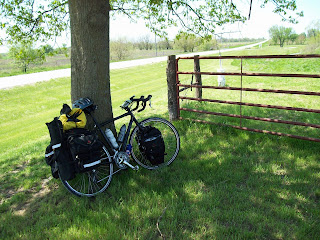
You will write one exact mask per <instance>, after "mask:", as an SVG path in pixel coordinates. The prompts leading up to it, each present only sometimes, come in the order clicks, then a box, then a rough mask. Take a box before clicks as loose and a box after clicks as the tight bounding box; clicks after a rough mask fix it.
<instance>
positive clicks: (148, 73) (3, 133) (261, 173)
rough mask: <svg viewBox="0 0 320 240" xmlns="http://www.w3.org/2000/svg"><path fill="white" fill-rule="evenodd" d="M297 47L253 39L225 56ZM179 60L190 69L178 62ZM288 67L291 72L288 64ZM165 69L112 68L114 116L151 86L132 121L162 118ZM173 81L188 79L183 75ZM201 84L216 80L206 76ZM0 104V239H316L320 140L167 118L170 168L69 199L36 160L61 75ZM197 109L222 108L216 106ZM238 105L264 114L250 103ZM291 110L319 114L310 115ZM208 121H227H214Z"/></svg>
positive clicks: (64, 98) (64, 81) (66, 99)
mask: <svg viewBox="0 0 320 240" xmlns="http://www.w3.org/2000/svg"><path fill="white" fill-rule="evenodd" d="M290 47H292V46H290ZM297 50H299V49H293V48H283V49H279V48H275V47H263V48H262V49H258V48H255V49H252V50H249V51H248V52H241V53H239V52H235V53H228V55H231V54H236V55H240V54H252V52H254V53H253V54H267V53H269V54H270V53H273V54H282V52H287V53H293V52H292V51H297ZM280 51H281V53H280ZM201 64H202V63H201ZM268 64H269V65H265V66H262V70H261V71H264V70H265V69H266V68H267V67H268V66H269V67H270V68H271V67H278V66H275V65H278V64H279V63H268ZM281 64H288V63H287V62H284V63H281ZM261 65H263V63H261V64H258V63H256V62H250V61H249V62H248V65H247V66H246V67H247V68H248V69H249V70H251V69H253V68H256V67H261ZM191 66H192V64H191ZM223 66H224V68H225V69H226V70H228V69H232V70H237V69H238V64H237V62H236V61H232V60H231V61H229V62H228V61H224V62H223ZM296 66H300V64H298V65H296ZM318 66H319V64H318V63H315V64H314V67H312V69H306V68H304V69H303V70H302V71H306V72H313V71H316V72H317V71H318V70H317V67H318ZM181 67H182V69H183V68H185V69H188V67H189V66H188V63H186V65H185V66H181ZM212 67H213V69H214V70H216V69H217V68H218V67H219V63H209V64H206V63H204V65H203V69H208V70H209V69H211V68H212ZM269 67H268V68H267V69H270V68H269ZM290 67H291V68H290V72H293V71H294V70H297V67H294V66H291V65H290ZM165 68H166V63H165V62H163V63H158V64H152V65H147V66H143V67H137V68H129V69H125V70H124V69H121V70H114V71H112V72H111V89H112V98H113V110H114V114H115V115H118V114H120V113H122V111H121V109H120V108H119V107H118V106H119V105H120V104H121V103H122V102H123V101H124V100H125V99H127V98H128V97H130V96H132V95H136V96H140V95H148V94H152V95H153V96H154V97H153V99H152V100H153V102H152V104H153V108H152V109H150V108H147V110H146V111H144V112H142V113H139V114H137V117H138V118H141V119H143V118H146V117H148V116H160V117H164V118H167V116H168V114H167V99H166V98H167V90H166V76H165V71H166V69H165ZM286 68H287V66H286ZM318 72H319V71H318ZM184 81H186V82H189V83H190V77H189V79H184ZM205 81H211V82H212V83H213V82H215V83H216V79H207V80H205ZM247 81H249V79H248V80H246V84H248V87H253V86H255V85H256V84H259V83H260V84H264V85H263V86H262V87H263V88H267V86H270V85H272V84H275V85H274V88H279V89H282V88H285V89H286V87H289V86H288V85H289V84H290V88H291V86H292V87H294V88H298V89H301V88H303V89H304V88H306V89H311V90H313V91H319V89H320V86H319V83H317V82H319V81H311V83H312V84H309V83H310V82H309V81H305V82H301V83H298V82H297V81H295V82H294V84H292V82H290V81H287V80H285V81H284V82H279V80H278V79H271V78H267V79H264V80H263V81H262V80H261V79H250V81H249V82H247ZM286 81H287V82H286ZM227 84H228V85H229V86H237V84H239V83H238V79H231V78H230V79H227ZM299 84H300V85H299ZM262 87H261V88H262ZM186 94H193V92H191V91H189V92H187V93H186ZM204 94H206V95H208V96H211V95H212V94H213V93H211V92H205V93H204ZM214 95H215V97H217V99H219V98H220V97H225V98H227V99H229V100H234V99H238V98H239V95H226V93H225V92H221V91H220V92H215V93H214ZM271 96H272V97H273V100H271V99H270V98H271ZM246 98H247V99H246V100H247V101H253V102H254V101H272V103H273V104H275V105H276V104H279V105H282V104H284V105H286V104H287V105H288V104H293V105H294V106H295V105H299V104H301V106H302V105H306V107H310V108H317V109H320V106H319V100H317V101H315V100H314V99H309V98H306V99H307V100H301V99H300V98H298V99H294V98H292V99H283V98H282V97H280V98H274V95H263V97H262V98H259V97H258V96H255V95H250V96H249V95H248V96H246ZM301 101H302V102H301ZM0 102H1V103H2V104H1V113H2V114H1V115H0V120H1V121H0V149H1V152H0V222H1V224H0V239H163V238H166V239H318V238H319V233H320V204H319V203H320V158H319V143H314V142H308V141H302V140H297V139H291V138H286V137H276V136H271V135H264V134H258V133H251V132H245V131H240V130H235V129H231V128H227V127H223V126H216V125H203V124H197V123H193V122H189V121H177V122H174V125H175V126H176V127H177V129H178V131H179V133H180V136H181V151H180V153H179V156H178V158H177V159H176V160H175V162H174V163H173V164H172V165H171V166H170V167H168V168H166V169H161V170H160V171H147V170H144V169H141V170H139V171H138V172H134V171H132V170H127V171H122V172H121V173H119V174H116V175H115V176H114V177H113V180H112V182H111V185H110V186H109V188H108V189H107V190H106V191H105V192H104V193H102V194H100V195H99V196H97V197H96V198H93V199H86V198H78V197H75V196H73V195H71V194H70V193H69V192H67V190H66V189H65V188H64V187H63V185H62V184H61V183H60V182H59V180H56V179H52V177H51V176H50V175H51V174H50V170H49V167H48V166H47V165H46V163H45V161H44V151H45V148H46V146H47V145H48V143H49V134H48V131H47V129H46V126H45V122H48V121H51V119H52V118H53V117H55V116H57V115H58V114H59V111H60V108H61V106H62V104H63V103H70V79H69V78H61V79H56V80H52V81H49V82H42V83H37V84H34V85H28V86H24V87H16V88H13V89H9V90H0ZM183 104H190V103H187V102H185V101H184V102H183ZM191 104H192V103H191ZM299 106H300V105H299ZM200 107H204V108H205V107H208V108H210V109H211V110H212V108H213V109H215V110H217V111H220V110H222V111H223V110H224V108H223V107H221V106H214V107H213V106H211V105H210V106H200ZM216 108H217V109H216ZM219 108H220V109H219ZM231 111H232V109H231ZM234 111H237V109H234ZM246 111H249V112H248V114H251V113H252V114H267V115H270V114H271V113H266V112H259V111H258V109H247V110H246ZM250 111H251V112H250ZM272 114H274V115H279V114H280V116H279V117H287V115H289V113H286V112H279V113H272ZM281 114H283V115H281ZM318 115H319V114H318ZM290 116H291V115H290ZM186 117H192V115H191V114H190V115H187V116H186ZM294 117H296V118H300V117H301V118H304V119H305V118H307V120H310V121H311V122H313V123H317V124H319V122H320V121H319V120H320V118H319V116H312V117H311V116H294ZM211 118H212V117H211ZM211 120H217V121H229V120H225V119H217V118H216V117H214V118H213V119H211ZM262 126H263V127H264V124H263V125H262ZM257 127H261V126H260V125H259V126H257ZM292 131H296V130H295V129H293V130H292ZM308 134H309V133H308ZM311 134H314V135H318V136H319V131H314V130H312V131H311Z"/></svg>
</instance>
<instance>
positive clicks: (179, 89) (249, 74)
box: [176, 55, 320, 142]
mask: <svg viewBox="0 0 320 240" xmlns="http://www.w3.org/2000/svg"><path fill="white" fill-rule="evenodd" d="M280 58H286V59H288V61H290V60H291V59H314V58H317V59H320V55H258V56H215V57H199V56H194V57H180V58H177V60H176V71H177V72H176V83H177V98H178V99H177V102H178V118H179V119H184V118H183V117H181V111H188V112H193V113H198V114H205V115H214V116H224V117H231V118H239V119H240V123H239V124H238V125H227V126H230V127H233V128H236V129H241V130H246V131H253V132H260V133H268V134H273V135H278V136H287V137H292V138H298V139H303V140H309V141H316V142H320V139H319V138H315V137H309V136H299V135H294V134H288V133H281V132H276V131H269V130H261V129H256V128H248V127H246V126H243V124H242V119H249V120H256V121H264V122H272V123H282V124H288V125H296V126H303V127H309V128H315V129H320V124H319V123H320V118H318V119H319V121H317V122H318V123H309V122H300V121H289V120H283V119H276V118H265V117H257V116H246V115H243V113H242V106H251V107H258V108H269V109H280V110H289V111H298V112H309V113H310V112H311V113H316V114H319V113H320V109H310V108H302V107H290V106H279V105H270V104H257V103H250V102H243V100H242V95H243V92H258V93H263V92H264V93H275V94H279V93H281V94H293V95H306V96H307V95H308V96H318V97H319V96H320V92H319V91H297V90H281V89H259V88H244V87H243V83H244V82H243V81H244V80H243V77H244V76H246V77H252V76H255V77H280V78H283V77H285V78H308V79H309V78H316V79H319V78H320V74H296V73H253V72H244V71H243V62H244V60H246V59H265V60H269V61H270V59H280ZM197 59H199V60H201V62H202V61H206V60H209V59H216V60H220V61H221V59H238V60H240V72H201V71H199V70H200V68H199V70H197V69H196V68H195V69H196V70H194V71H179V62H180V61H181V60H194V61H195V60H197ZM319 71H320V64H319ZM181 75H192V78H193V76H205V75H216V76H219V75H220V76H239V77H240V86H239V87H229V86H212V85H206V84H204V85H203V84H202V83H199V82H196V83H190V84H183V83H181V82H180V80H179V78H180V76H181ZM188 88H195V89H220V90H226V91H239V92H240V94H239V96H240V99H239V101H229V100H218V99H207V98H202V97H199V96H198V97H190V96H188V97H187V96H181V92H182V91H183V90H185V89H188ZM181 100H188V101H197V102H211V103H221V104H231V105H238V106H240V111H239V114H230V113H222V112H213V111H205V110H199V109H194V108H193V109H191V108H186V107H181ZM319 100H320V99H317V101H319ZM317 116H319V117H320V115H317ZM190 120H192V121H197V122H202V123H213V122H211V121H204V120H199V119H190ZM223 125H226V124H223Z"/></svg>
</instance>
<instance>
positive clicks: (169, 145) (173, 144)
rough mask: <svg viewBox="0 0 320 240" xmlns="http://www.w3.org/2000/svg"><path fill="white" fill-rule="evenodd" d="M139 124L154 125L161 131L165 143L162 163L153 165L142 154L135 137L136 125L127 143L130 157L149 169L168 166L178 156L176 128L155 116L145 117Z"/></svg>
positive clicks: (178, 145)
mask: <svg viewBox="0 0 320 240" xmlns="http://www.w3.org/2000/svg"><path fill="white" fill-rule="evenodd" d="M140 124H141V125H142V126H152V127H155V128H157V129H158V130H159V131H160V132H161V134H162V137H163V140H164V144H165V156H164V163H162V164H159V165H153V164H151V162H150V161H149V160H148V159H146V157H145V156H144V154H143V153H142V152H140V149H139V144H138V142H137V137H136V136H137V132H138V130H139V128H138V126H136V127H135V128H134V129H133V131H132V133H131V135H130V139H129V143H130V145H131V146H132V153H131V156H132V158H133V159H134V160H135V161H136V162H137V163H138V164H139V165H140V166H142V167H144V168H147V169H150V170H153V169H157V168H159V167H163V166H168V165H169V164H171V163H172V162H173V161H174V160H175V159H176V157H177V156H178V153H179V150H180V137H179V134H178V131H177V129H176V128H175V127H174V126H173V125H172V124H171V123H170V122H169V121H167V120H165V119H162V118H156V117H153V118H148V119H145V120H143V121H142V122H140Z"/></svg>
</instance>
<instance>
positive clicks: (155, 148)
mask: <svg viewBox="0 0 320 240" xmlns="http://www.w3.org/2000/svg"><path fill="white" fill-rule="evenodd" d="M137 141H138V144H139V149H140V151H141V152H142V154H143V155H144V157H145V158H146V159H148V160H149V161H150V163H151V164H153V165H158V164H161V163H164V155H165V145H164V141H163V137H162V135H161V132H160V131H159V130H158V129H157V128H155V127H151V126H146V127H144V128H143V130H139V132H138V133H137Z"/></svg>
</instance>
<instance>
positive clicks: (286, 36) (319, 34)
mask: <svg viewBox="0 0 320 240" xmlns="http://www.w3.org/2000/svg"><path fill="white" fill-rule="evenodd" d="M269 35H270V38H271V43H272V44H274V45H279V46H280V47H283V46H284V44H298V45H302V44H307V46H308V47H310V46H312V48H313V49H316V48H318V47H319V46H320V20H318V21H315V22H313V23H312V24H311V25H310V26H309V27H308V28H307V29H306V33H304V32H303V33H300V34H297V33H296V32H295V31H294V30H293V28H291V27H284V26H278V25H274V26H272V27H271V28H270V29H269Z"/></svg>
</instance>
